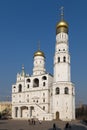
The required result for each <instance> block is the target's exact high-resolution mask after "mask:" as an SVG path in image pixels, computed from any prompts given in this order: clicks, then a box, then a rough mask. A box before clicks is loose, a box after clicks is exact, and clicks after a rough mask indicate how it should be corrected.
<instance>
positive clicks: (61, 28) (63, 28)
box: [56, 7, 68, 35]
mask: <svg viewBox="0 0 87 130" xmlns="http://www.w3.org/2000/svg"><path fill="white" fill-rule="evenodd" d="M61 32H64V33H68V23H67V22H66V21H65V20H64V12H63V7H61V20H60V21H59V22H58V23H57V25H56V35H57V34H58V33H61Z"/></svg>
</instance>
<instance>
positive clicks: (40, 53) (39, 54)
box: [34, 50, 45, 57]
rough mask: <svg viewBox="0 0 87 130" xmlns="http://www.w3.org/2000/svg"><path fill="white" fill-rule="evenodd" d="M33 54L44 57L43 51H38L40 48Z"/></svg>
mask: <svg viewBox="0 0 87 130" xmlns="http://www.w3.org/2000/svg"><path fill="white" fill-rule="evenodd" d="M35 56H43V57H45V55H44V53H43V52H42V51H40V50H38V51H37V52H35V53H34V57H35Z"/></svg>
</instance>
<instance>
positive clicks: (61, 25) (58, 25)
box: [56, 20, 68, 28]
mask: <svg viewBox="0 0 87 130" xmlns="http://www.w3.org/2000/svg"><path fill="white" fill-rule="evenodd" d="M56 27H57V28H60V27H66V28H68V23H67V22H65V21H64V20H62V21H60V22H59V23H58V24H57V26H56Z"/></svg>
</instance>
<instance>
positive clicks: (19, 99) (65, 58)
mask: <svg viewBox="0 0 87 130" xmlns="http://www.w3.org/2000/svg"><path fill="white" fill-rule="evenodd" d="M53 70H54V73H53V76H52V75H51V74H49V73H48V72H46V68H45V55H44V53H43V52H42V51H40V50H38V51H37V52H35V53H34V66H33V74H32V75H31V76H29V75H28V74H25V71H24V66H22V72H21V73H20V74H17V80H16V83H15V84H13V85H12V118H19V119H22V118H23V119H24V118H37V119H39V120H53V119H60V120H65V121H67V120H74V119H75V88H74V84H73V83H72V82H71V73H70V54H69V43H68V24H67V23H66V22H65V21H64V19H61V20H60V22H58V24H57V26H56V46H55V54H54V67H53Z"/></svg>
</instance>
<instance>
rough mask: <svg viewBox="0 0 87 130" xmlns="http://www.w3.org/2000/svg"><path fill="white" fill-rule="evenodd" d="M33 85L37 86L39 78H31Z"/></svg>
mask: <svg viewBox="0 0 87 130" xmlns="http://www.w3.org/2000/svg"><path fill="white" fill-rule="evenodd" d="M33 87H39V79H37V78H35V79H34V80H33Z"/></svg>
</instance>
